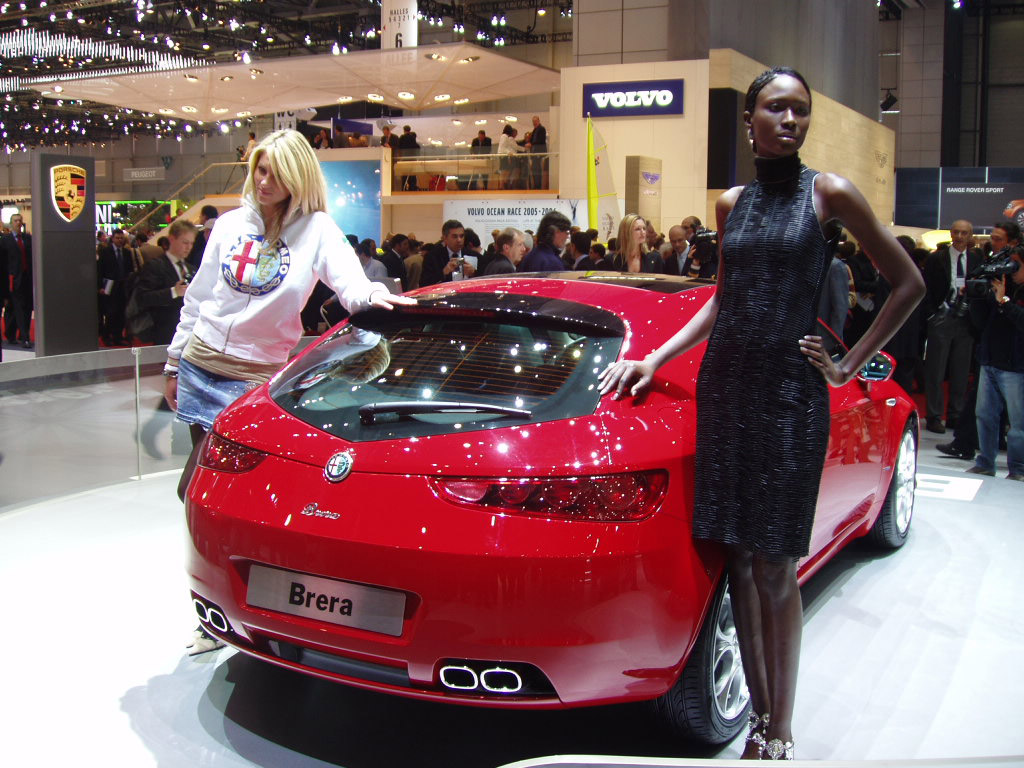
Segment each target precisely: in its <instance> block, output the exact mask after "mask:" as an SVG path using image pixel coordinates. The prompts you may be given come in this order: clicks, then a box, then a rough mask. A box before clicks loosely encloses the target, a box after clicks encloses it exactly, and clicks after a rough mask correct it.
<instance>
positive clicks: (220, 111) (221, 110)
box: [210, 107, 228, 115]
mask: <svg viewBox="0 0 1024 768" xmlns="http://www.w3.org/2000/svg"><path fill="white" fill-rule="evenodd" d="M210 111H211V112H213V114H215V115H223V114H224V113H225V112H227V111H228V108H227V107H210Z"/></svg>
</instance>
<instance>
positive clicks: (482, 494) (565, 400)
mask: <svg viewBox="0 0 1024 768" xmlns="http://www.w3.org/2000/svg"><path fill="white" fill-rule="evenodd" d="M482 286H483V284H481V288H478V289H476V291H474V289H473V288H472V287H470V286H463V287H461V288H457V289H451V290H448V291H446V292H442V293H440V294H438V295H435V296H434V297H432V298H426V299H424V300H423V301H421V303H420V305H418V306H417V307H414V308H411V309H408V310H401V311H397V312H394V313H387V312H368V313H363V314H362V315H360V316H357V317H356V318H354V319H353V322H352V323H350V324H348V325H346V326H343V327H340V328H339V329H338V330H336V331H335V332H333V333H331V334H329V335H328V336H325V337H324V338H323V339H321V340H320V341H319V342H317V343H316V344H315V345H314V346H313V347H311V348H310V349H309V350H307V352H305V353H304V354H303V355H301V356H300V357H299V358H297V359H296V360H295V361H293V362H292V363H291V364H290V365H289V366H287V367H286V368H285V369H284V370H283V371H282V372H281V373H280V374H279V375H278V376H276V377H275V379H274V380H273V381H272V382H271V383H270V384H269V385H268V386H266V387H262V388H260V389H258V390H256V391H254V392H253V393H250V394H249V395H247V396H246V397H244V398H243V399H242V400H240V401H238V402H237V403H236V404H234V405H233V406H232V407H230V408H229V409H227V410H226V411H225V413H224V414H222V416H221V417H220V418H219V419H218V421H217V423H216V424H215V427H214V432H213V433H211V435H210V437H209V439H208V441H207V443H206V445H205V446H204V452H203V456H202V459H201V462H200V465H201V467H200V469H199V470H198V471H197V474H196V476H195V479H194V480H193V482H192V485H191V486H190V489H189V499H188V507H187V509H188V526H189V531H190V534H191V538H192V543H193V549H192V552H191V559H190V563H189V572H190V574H191V579H192V590H193V598H194V600H195V604H196V609H197V611H198V612H199V614H200V617H201V618H202V619H204V624H205V625H206V626H207V628H209V629H211V630H212V631H213V632H214V633H215V634H218V635H219V636H221V637H223V638H224V639H225V640H226V641H227V642H228V643H230V644H231V645H233V646H235V647H237V648H239V649H240V650H242V651H244V652H246V653H249V654H252V655H255V656H259V657H261V658H264V659H267V660H269V661H272V662H274V663H277V664H281V665H284V666H288V667H291V668H294V669H298V670H301V671H304V672H307V673H309V674H313V675H318V676H322V677H326V678H329V679H335V680H339V681H342V682H346V683H349V684H352V685H357V686H362V687H368V688H374V689H377V690H386V691H392V692H396V693H401V694H404V695H409V696H418V697H425V698H435V699H445V700H454V701H463V702H470V703H474V704H479V705H495V706H540V707H552V706H564V705H573V704H595V703H602V702H610V701H626V700H632V699H649V698H653V697H656V696H658V695H660V694H662V693H664V692H665V691H666V690H667V689H668V688H669V687H670V686H671V685H672V683H673V682H674V680H675V678H676V677H677V675H678V672H679V669H680V667H681V665H682V662H683V660H684V659H685V657H686V655H687V653H688V651H689V648H690V646H691V644H692V643H693V641H694V637H695V635H696V633H697V630H698V629H699V627H700V624H701V620H702V618H703V616H704V614H705V612H706V610H707V607H708V604H709V602H710V601H711V599H712V596H713V592H714V586H715V583H716V582H717V579H718V576H719V574H720V570H721V564H720V562H719V559H718V556H717V554H715V553H714V551H713V550H712V551H709V552H707V553H702V552H701V551H699V550H698V549H695V548H694V544H693V541H692V538H691V537H690V535H689V499H690V497H691V496H692V488H690V487H689V483H690V482H691V480H690V478H691V477H692V464H691V462H692V445H689V444H688V443H687V438H686V437H685V435H687V434H689V433H690V432H692V427H691V428H690V429H687V428H686V424H685V421H686V419H687V418H689V416H692V401H691V402H689V403H688V402H686V398H685V396H684V400H683V403H682V405H681V407H680V406H678V405H677V406H676V407H673V408H671V409H669V408H667V407H666V403H667V397H668V395H667V394H664V393H657V392H656V393H654V394H653V395H652V396H651V397H650V398H649V400H648V402H647V404H646V405H644V406H642V407H632V408H630V409H629V410H628V411H624V410H623V409H622V408H620V407H619V405H618V404H614V403H611V402H610V401H606V402H605V403H604V404H601V403H600V402H599V397H598V393H597V387H596V381H597V374H598V372H599V371H600V370H601V369H602V368H603V367H604V366H605V365H606V364H607V363H608V362H609V361H612V360H615V359H616V357H617V356H618V355H619V353H620V351H621V349H622V347H623V344H624V343H635V342H636V341H637V339H638V338H639V335H641V334H642V333H643V332H645V331H644V330H641V332H640V333H638V327H639V325H643V326H644V328H645V329H646V328H647V327H648V325H649V322H650V321H656V320H657V317H658V313H659V312H665V311H668V310H671V311H672V312H673V315H674V316H673V320H672V325H674V326H675V327H678V323H679V322H682V321H684V320H685V314H686V313H687V312H689V311H691V309H692V307H695V306H696V305H697V303H698V302H694V301H693V300H692V297H691V298H690V299H687V298H685V297H682V296H675V295H670V294H665V295H660V296H657V298H654V297H653V296H652V295H650V294H647V293H646V292H639V291H635V290H633V289H629V288H613V287H609V286H583V285H580V286H574V285H571V284H569V283H563V282H560V281H554V280H550V281H540V280H537V281H519V282H518V283H513V284H510V286H509V287H510V289H511V288H513V287H516V286H518V288H519V289H520V290H522V288H523V287H529V288H530V290H529V291H523V292H522V293H518V292H513V291H512V290H509V291H507V292H506V291H501V290H499V291H495V285H490V284H487V287H486V289H484V288H483V287H482ZM638 294H639V295H638ZM616 300H621V307H616V309H617V310H618V311H611V310H610V309H608V307H610V306H611V307H615V306H616ZM691 305H692V307H691ZM622 316H628V317H630V318H631V319H632V321H633V324H632V327H631V326H629V325H627V324H626V323H625V322H623V319H622ZM638 324H639V325H638ZM646 332H648V333H649V332H650V331H649V330H647V331H646ZM679 394H680V393H679V392H675V393H672V396H673V397H674V398H678V397H679ZM674 402H676V403H678V399H676V400H674ZM691 439H692V438H691Z"/></svg>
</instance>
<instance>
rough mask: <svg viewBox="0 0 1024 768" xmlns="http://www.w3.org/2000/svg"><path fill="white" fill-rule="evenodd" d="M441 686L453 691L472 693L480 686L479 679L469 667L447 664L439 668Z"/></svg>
mask: <svg viewBox="0 0 1024 768" xmlns="http://www.w3.org/2000/svg"><path fill="white" fill-rule="evenodd" d="M441 684H442V685H443V686H445V687H446V688H451V689H452V690H454V691H472V690H475V689H476V688H477V686H479V685H480V679H479V678H478V677H477V676H476V672H474V671H473V670H472V669H470V668H469V667H462V666H456V665H453V664H449V665H446V666H444V667H441Z"/></svg>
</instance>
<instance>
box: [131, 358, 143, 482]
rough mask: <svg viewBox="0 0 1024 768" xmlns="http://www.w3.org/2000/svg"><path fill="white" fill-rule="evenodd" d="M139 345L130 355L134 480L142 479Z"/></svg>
mask: <svg viewBox="0 0 1024 768" xmlns="http://www.w3.org/2000/svg"><path fill="white" fill-rule="evenodd" d="M140 351H141V350H140V348H139V347H132V357H134V358H135V462H136V465H135V468H136V477H135V479H136V480H141V479H142V411H141V405H140V400H141V399H142V381H141V374H140V371H139V366H140V363H139V353H140Z"/></svg>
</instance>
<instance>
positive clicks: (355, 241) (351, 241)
mask: <svg viewBox="0 0 1024 768" xmlns="http://www.w3.org/2000/svg"><path fill="white" fill-rule="evenodd" d="M345 237H347V238H348V242H349V245H351V246H352V247H353V248H355V247H356V246H357V245H359V238H358V237H356V236H355V235H345Z"/></svg>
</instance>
